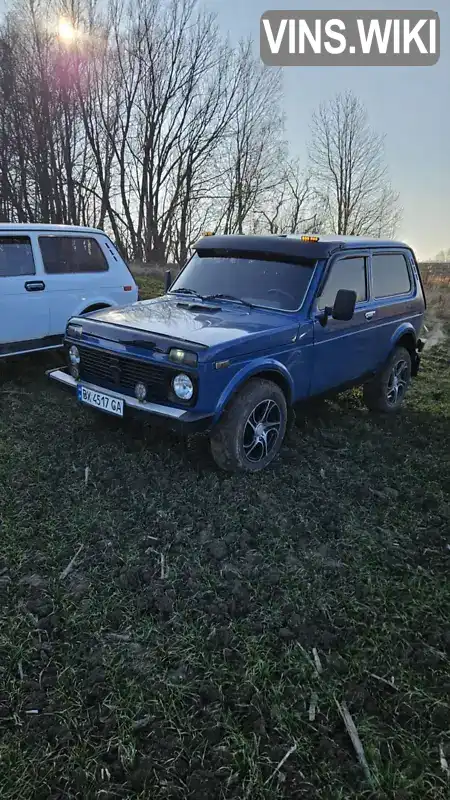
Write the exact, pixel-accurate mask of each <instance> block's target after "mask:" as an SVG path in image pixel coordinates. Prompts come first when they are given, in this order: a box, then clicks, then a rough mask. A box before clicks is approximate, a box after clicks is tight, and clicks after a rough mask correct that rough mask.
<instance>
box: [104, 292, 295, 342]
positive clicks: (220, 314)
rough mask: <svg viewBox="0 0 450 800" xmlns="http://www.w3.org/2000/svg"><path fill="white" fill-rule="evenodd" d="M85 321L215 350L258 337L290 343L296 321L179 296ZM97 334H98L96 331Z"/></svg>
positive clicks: (279, 314) (113, 310) (275, 313)
mask: <svg viewBox="0 0 450 800" xmlns="http://www.w3.org/2000/svg"><path fill="white" fill-rule="evenodd" d="M88 318H89V320H93V321H95V322H96V323H100V324H101V323H104V324H105V325H114V326H122V327H124V328H128V329H130V328H131V329H134V330H136V331H142V332H146V333H149V334H152V333H155V334H158V335H160V336H165V337H169V338H171V339H176V340H179V341H185V342H190V343H191V344H198V345H201V346H203V347H215V346H217V345H223V344H226V343H227V342H231V341H234V340H236V339H241V338H244V337H245V338H246V339H247V338H248V337H249V336H250V337H251V336H255V337H257V336H258V335H259V336H260V335H261V334H262V333H270V334H272V335H275V337H276V340H277V343H283V342H288V341H290V340H292V336H293V334H294V333H295V331H296V330H297V328H298V321H297V320H296V319H294V318H293V317H292V316H291V315H289V314H286V313H283V312H278V311H276V310H275V311H272V310H264V309H258V308H248V307H246V306H241V305H239V304H238V303H231V302H229V301H224V302H223V303H222V302H220V303H218V302H216V301H214V303H212V302H205V303H202V301H201V300H196V299H195V298H191V297H189V298H185V297H180V296H179V295H178V296H177V297H176V298H175V297H169V296H168V295H165V296H163V297H158V298H156V299H154V300H143V301H140V302H138V303H133V304H132V305H129V306H124V307H122V308H107V309H102V310H100V311H94V312H93V313H92V314H89V315H88ZM96 327H97V326H96ZM98 332H99V334H100V330H99V331H98ZM100 335H101V334H100ZM273 343H275V342H273Z"/></svg>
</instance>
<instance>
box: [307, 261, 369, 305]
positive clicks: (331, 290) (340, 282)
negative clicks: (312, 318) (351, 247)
mask: <svg viewBox="0 0 450 800" xmlns="http://www.w3.org/2000/svg"><path fill="white" fill-rule="evenodd" d="M339 289H351V290H353V291H355V292H356V302H357V303H362V302H364V300H367V270H366V259H365V258H364V256H355V257H354V258H340V259H339V260H338V261H335V262H334V264H333V266H332V267H331V272H330V273H329V275H328V278H327V281H326V284H325V286H324V289H323V292H322V294H321V296H320V297H319V299H318V308H320V309H322V308H325V306H333V304H334V301H335V299H336V295H337V293H338V291H339Z"/></svg>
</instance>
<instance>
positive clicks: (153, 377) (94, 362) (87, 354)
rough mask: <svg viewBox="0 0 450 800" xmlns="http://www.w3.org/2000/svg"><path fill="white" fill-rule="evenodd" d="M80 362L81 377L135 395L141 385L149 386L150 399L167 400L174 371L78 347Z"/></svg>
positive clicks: (148, 395) (126, 357)
mask: <svg viewBox="0 0 450 800" xmlns="http://www.w3.org/2000/svg"><path fill="white" fill-rule="evenodd" d="M77 347H78V349H79V351H80V356H81V361H80V378H81V379H82V380H85V381H87V382H88V383H94V384H95V385H96V386H101V387H103V388H104V389H112V390H115V391H116V392H118V391H120V392H123V393H124V394H128V395H134V388H135V386H136V384H137V383H138V382H140V383H144V384H145V386H146V387H147V400H165V401H167V400H168V395H169V392H170V379H171V377H172V375H173V372H172V370H170V369H168V368H167V367H161V366H159V365H158V364H149V363H148V362H147V361H138V360H136V359H134V358H129V357H128V356H121V355H116V354H115V353H108V352H106V351H104V350H97V349H94V348H90V347H82V346H80V345H77Z"/></svg>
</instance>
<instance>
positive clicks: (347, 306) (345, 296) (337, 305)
mask: <svg viewBox="0 0 450 800" xmlns="http://www.w3.org/2000/svg"><path fill="white" fill-rule="evenodd" d="M355 305H356V292H354V291H353V290H352V289H339V291H338V293H337V295H336V299H335V301H334V306H333V310H332V312H331V316H332V317H333V319H339V320H342V321H344V322H349V320H351V319H352V317H353V314H354V313H355Z"/></svg>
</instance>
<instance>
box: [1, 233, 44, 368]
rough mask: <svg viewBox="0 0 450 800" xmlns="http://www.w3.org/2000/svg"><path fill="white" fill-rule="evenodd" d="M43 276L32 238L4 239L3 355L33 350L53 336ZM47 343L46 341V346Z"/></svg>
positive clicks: (22, 236) (2, 264)
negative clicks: (37, 262)
mask: <svg viewBox="0 0 450 800" xmlns="http://www.w3.org/2000/svg"><path fill="white" fill-rule="evenodd" d="M46 289H47V287H46V284H45V280H44V279H43V276H42V275H40V274H36V261H35V252H34V250H33V240H32V236H30V235H27V234H20V235H16V234H15V233H13V232H11V233H10V234H9V233H2V235H1V236H0V356H1V355H5V354H7V353H8V352H12V351H20V350H22V349H25V350H26V349H30V347H31V349H32V347H33V346H34V345H35V346H36V347H39V345H40V344H41V342H40V341H38V340H44V339H45V337H47V336H48V334H49V327H50V321H49V302H48V293H47V291H46ZM44 343H45V342H42V344H44Z"/></svg>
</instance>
